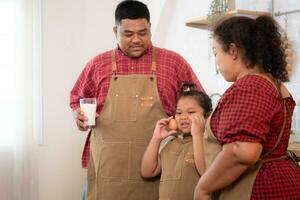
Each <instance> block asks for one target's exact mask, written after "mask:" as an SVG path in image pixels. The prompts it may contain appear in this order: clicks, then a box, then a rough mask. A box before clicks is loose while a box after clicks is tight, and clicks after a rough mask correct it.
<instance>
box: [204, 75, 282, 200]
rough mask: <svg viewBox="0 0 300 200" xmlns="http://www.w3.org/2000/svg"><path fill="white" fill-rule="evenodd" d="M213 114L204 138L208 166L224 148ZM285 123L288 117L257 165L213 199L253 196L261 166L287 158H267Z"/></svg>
mask: <svg viewBox="0 0 300 200" xmlns="http://www.w3.org/2000/svg"><path fill="white" fill-rule="evenodd" d="M261 77H263V78H266V77H265V76H263V75H261ZM266 79H267V80H269V79H268V78H266ZM271 80H272V79H271ZM269 81H270V80H269ZM270 82H271V83H272V85H273V86H274V87H275V88H276V90H277V91H278V92H279V94H280V95H281V93H280V90H279V87H278V86H276V84H274V83H273V82H272V81H270ZM282 100H283V104H284V115H285V116H286V114H287V109H288V107H287V105H286V103H285V101H284V99H282ZM212 115H213V113H212V114H211V115H210V117H209V118H208V120H207V124H206V128H205V132H204V140H203V142H204V154H205V164H206V166H207V167H209V166H210V165H211V164H212V162H213V161H214V159H215V158H216V156H217V154H218V153H219V152H220V151H221V150H222V146H221V145H220V144H219V143H218V141H217V138H216V137H215V135H214V134H213V132H212V130H211V127H210V120H211V116H212ZM285 124H286V117H285V118H284V122H283V125H282V128H281V130H280V133H279V136H278V139H277V141H276V143H275V145H274V146H273V147H272V148H271V149H270V150H269V151H267V152H266V153H264V154H263V155H261V157H260V159H259V161H258V162H257V163H256V164H255V165H252V166H249V168H248V169H247V171H245V172H244V173H243V174H242V175H241V176H240V177H239V178H238V179H237V180H236V181H234V182H233V183H232V184H230V185H229V186H227V187H225V188H223V189H222V190H219V191H216V192H214V193H213V194H212V195H211V199H213V200H215V199H218V200H235V199H238V200H249V199H250V198H251V194H252V188H253V185H254V182H255V179H256V176H257V173H258V171H259V169H260V168H261V166H262V165H263V163H265V162H270V161H274V160H282V159H285V158H286V156H285V155H283V156H280V157H275V158H269V159H268V158H266V157H267V156H268V155H270V154H271V153H272V152H273V150H274V149H275V148H276V147H277V145H278V144H279V142H280V140H281V137H282V135H283V132H284V128H285ZM225 173H226V172H225Z"/></svg>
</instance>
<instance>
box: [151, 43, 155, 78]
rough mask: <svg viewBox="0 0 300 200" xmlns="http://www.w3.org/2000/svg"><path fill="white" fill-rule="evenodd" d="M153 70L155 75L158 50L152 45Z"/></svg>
mask: <svg viewBox="0 0 300 200" xmlns="http://www.w3.org/2000/svg"><path fill="white" fill-rule="evenodd" d="M151 61H152V62H151V72H152V75H153V76H154V74H155V72H156V51H155V47H152V60H151Z"/></svg>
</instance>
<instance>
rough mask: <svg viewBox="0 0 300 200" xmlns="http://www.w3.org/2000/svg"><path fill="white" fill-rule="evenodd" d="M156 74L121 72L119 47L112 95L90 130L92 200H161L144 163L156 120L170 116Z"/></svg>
mask: <svg viewBox="0 0 300 200" xmlns="http://www.w3.org/2000/svg"><path fill="white" fill-rule="evenodd" d="M154 50H155V48H153V51H152V74H150V75H137V74H133V75H117V74H116V72H117V64H116V57H115V51H113V53H112V71H113V75H112V78H111V81H110V86H109V91H108V95H107V98H106V101H105V104H104V107H103V110H102V111H101V113H100V117H98V119H97V122H96V127H95V128H94V129H93V131H92V135H91V159H90V163H89V169H88V179H89V185H88V200H116V199H118V200H135V199H136V200H141V199H145V200H157V199H158V186H159V179H158V178H155V179H153V180H144V179H142V178H141V176H140V164H141V160H142V156H143V154H144V151H145V149H146V147H147V145H148V142H149V141H150V139H151V138H152V134H153V130H154V126H155V123H156V121H157V120H159V119H161V118H163V117H166V114H165V112H164V111H163V108H162V105H161V102H160V98H159V94H158V90H157V81H156V76H155V72H156V64H155V51H154Z"/></svg>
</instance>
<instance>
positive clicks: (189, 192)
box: [159, 136, 200, 200]
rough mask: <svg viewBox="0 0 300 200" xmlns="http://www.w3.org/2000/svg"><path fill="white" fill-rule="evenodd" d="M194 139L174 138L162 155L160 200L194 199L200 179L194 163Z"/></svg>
mask: <svg viewBox="0 0 300 200" xmlns="http://www.w3.org/2000/svg"><path fill="white" fill-rule="evenodd" d="M187 159H189V160H193V159H194V152H193V141H192V137H191V136H190V137H187V138H183V139H181V138H174V139H173V140H172V141H170V142H169V143H168V144H167V145H166V146H165V148H164V149H163V150H162V153H161V166H162V174H161V178H160V185H159V200H184V199H193V195H194V189H195V187H196V185H197V182H198V180H199V178H200V175H199V174H198V171H197V168H196V165H195V163H194V162H192V161H190V162H187V161H186V160H187Z"/></svg>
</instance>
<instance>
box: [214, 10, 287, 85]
mask: <svg viewBox="0 0 300 200" xmlns="http://www.w3.org/2000/svg"><path fill="white" fill-rule="evenodd" d="M213 36H214V38H215V39H216V40H217V41H218V42H219V43H220V44H221V45H222V48H223V50H224V51H225V52H228V51H229V45H230V44H232V43H234V44H235V45H236V46H237V47H238V48H239V49H241V51H242V53H243V58H242V59H243V60H244V62H245V63H246V66H247V67H248V68H253V67H254V65H258V66H259V67H260V68H261V69H262V70H263V71H264V72H266V73H270V74H272V76H273V77H274V78H275V79H277V80H279V81H282V82H285V81H289V78H288V72H287V70H286V65H287V63H286V61H285V54H284V49H283V45H282V41H281V34H280V33H279V30H278V25H277V23H276V21H275V20H274V19H273V18H272V17H271V16H267V15H266V16H259V17H257V18H256V19H252V18H249V17H244V16H235V17H231V18H228V19H225V20H224V21H221V22H220V23H219V24H217V25H216V27H215V28H214V30H213Z"/></svg>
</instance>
